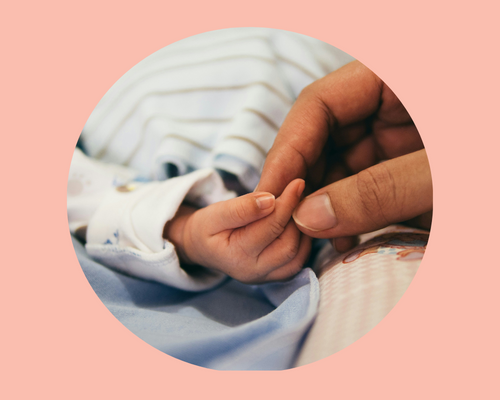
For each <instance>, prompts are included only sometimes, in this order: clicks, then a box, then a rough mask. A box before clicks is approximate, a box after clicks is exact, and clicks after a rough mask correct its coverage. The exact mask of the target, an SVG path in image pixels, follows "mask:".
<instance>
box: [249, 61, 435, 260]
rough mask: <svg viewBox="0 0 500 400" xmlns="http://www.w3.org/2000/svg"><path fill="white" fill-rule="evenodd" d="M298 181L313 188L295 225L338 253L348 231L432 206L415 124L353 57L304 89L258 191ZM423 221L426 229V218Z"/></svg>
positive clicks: (349, 234)
mask: <svg viewBox="0 0 500 400" xmlns="http://www.w3.org/2000/svg"><path fill="white" fill-rule="evenodd" d="M381 161H384V162H382V163H381ZM295 178H303V179H305V180H306V183H307V185H308V187H309V189H311V190H317V191H316V192H314V193H312V194H311V195H310V196H308V197H306V198H305V199H304V200H303V201H302V202H301V203H300V204H299V206H298V207H297V208H296V210H295V212H294V219H295V222H296V224H297V226H298V228H299V229H300V230H301V231H302V232H303V233H305V234H307V235H309V236H311V237H316V238H333V239H336V240H335V241H336V247H337V249H338V250H340V251H345V250H347V249H349V248H350V247H352V246H353V245H354V241H353V240H352V236H353V235H357V234H361V233H366V232H370V231H373V230H376V229H379V228H383V227H385V226H387V225H390V224H392V223H396V222H403V221H406V220H409V219H413V218H416V217H419V216H421V215H422V214H424V213H427V215H429V213H430V212H431V210H432V180H431V174H430V168H429V163H428V160H427V155H426V152H425V149H423V143H422V140H421V138H420V135H419V134H418V131H417V129H416V127H415V124H414V123H413V121H412V119H411V117H410V116H409V114H408V112H407V111H406V109H405V108H404V106H403V105H402V104H401V102H400V101H399V99H398V98H397V97H396V96H395V94H394V93H393V92H392V91H391V90H390V89H389V87H388V86H387V85H385V83H384V82H382V81H381V80H380V78H378V77H377V76H376V75H375V74H374V73H373V72H371V71H370V70H369V69H368V68H366V67H365V66H364V65H362V64H361V63H359V62H358V61H353V62H351V63H349V64H347V65H346V66H344V67H342V68H340V69H338V70H337V71H335V72H332V73H331V74H329V75H327V76H325V77H324V78H322V79H319V80H317V81H316V82H314V83H312V84H311V85H309V86H308V87H306V88H305V89H304V90H303V91H302V93H301V94H300V95H299V97H298V98H297V101H296V102H295V104H294V106H293V107H292V109H291V110H290V113H289V114H288V116H287V117H286V119H285V121H284V123H283V125H282V127H281V129H280V131H279V133H278V136H277V137H276V140H275V142H274V145H273V147H272V149H271V150H270V152H269V154H268V157H267V159H266V162H265V165H264V169H263V172H262V177H261V180H260V182H259V185H258V190H259V191H266V192H271V193H273V194H274V195H275V196H279V195H280V194H281V192H282V191H283V189H284V188H285V186H286V185H287V184H288V183H289V182H291V181H292V180H293V179H295ZM318 189H319V190H318ZM421 220H422V219H421ZM423 220H426V224H425V225H427V226H426V227H430V217H428V218H424V219H423Z"/></svg>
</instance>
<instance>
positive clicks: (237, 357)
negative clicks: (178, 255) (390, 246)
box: [73, 238, 319, 370]
mask: <svg viewBox="0 0 500 400" xmlns="http://www.w3.org/2000/svg"><path fill="white" fill-rule="evenodd" d="M73 245H74V247H75V251H76V254H77V256H78V260H79V262H80V265H81V266H82V269H83V271H84V273H85V276H86V277H87V279H88V281H89V283H90V285H91V286H92V288H93V289H94V291H95V292H96V294H97V296H99V298H100V299H101V301H102V302H103V303H104V305H105V306H106V307H107V308H108V309H109V311H110V312H111V313H112V314H113V315H114V316H115V317H116V318H117V319H118V320H119V321H120V322H121V323H122V324H123V325H124V326H125V327H126V328H128V329H129V330H130V331H131V332H133V333H134V334H135V335H136V336H138V337H139V338H140V339H142V340H144V341H145V342H147V343H149V344H150V345H151V346H153V347H155V348H157V349H158V350H160V351H162V352H164V353H166V354H169V355H171V356H173V357H176V358H178V359H180V360H183V361H186V362H189V363H191V364H195V365H199V366H202V367H207V368H212V369H218V370H282V369H287V368H291V367H292V366H293V362H294V360H295V358H296V356H297V353H298V351H299V349H300V346H301V342H302V340H303V338H304V336H305V334H306V332H307V330H308V329H309V327H310V325H311V324H312V322H313V320H314V317H315V315H316V311H317V307H318V302H319V285H318V280H317V278H316V276H315V274H314V273H313V271H312V270H311V269H310V268H305V269H304V270H303V271H302V272H301V273H300V274H298V275H297V276H296V277H295V278H294V279H293V280H291V281H289V282H282V283H271V284H265V285H259V286H255V285H244V284H242V283H239V282H237V281H234V280H232V279H227V280H226V281H225V282H224V283H223V284H221V285H220V286H219V287H217V288H215V289H212V290H210V291H205V292H198V293H192V292H185V291H182V290H179V289H175V288H171V287H168V286H165V285H161V284H158V283H154V282H147V281H143V280H140V279H136V278H133V277H129V276H125V275H123V274H121V273H119V272H115V271H113V270H111V269H109V268H107V267H105V266H103V265H102V264H99V263H98V262H95V261H94V260H92V259H91V258H90V257H89V256H88V255H87V253H86V251H85V248H84V247H83V245H82V244H81V243H80V242H78V240H76V239H75V238H73Z"/></svg>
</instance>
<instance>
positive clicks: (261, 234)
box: [163, 179, 311, 283]
mask: <svg viewBox="0 0 500 400" xmlns="http://www.w3.org/2000/svg"><path fill="white" fill-rule="evenodd" d="M303 190H304V181H303V180H301V179H296V180H295V181H293V182H291V183H290V184H289V185H288V186H287V187H286V189H285V190H284V191H283V193H282V195H281V196H280V197H279V198H278V199H275V198H274V196H273V195H271V194H270V193H250V194H247V195H245V196H241V197H238V198H235V199H231V200H227V201H222V202H219V203H215V204H212V205H211V206H208V207H206V208H202V209H200V210H195V209H194V208H191V207H187V206H181V208H180V209H179V211H178V213H177V215H176V217H175V218H174V219H173V220H172V221H170V222H169V223H168V224H167V225H166V226H165V230H164V234H163V236H164V237H165V238H167V239H168V240H170V241H171V242H172V243H173V244H174V245H175V247H176V249H177V252H178V254H179V257H180V258H181V260H182V261H184V262H185V263H187V264H198V265H202V266H204V267H207V268H211V269H214V270H217V271H220V272H223V273H225V274H227V275H229V276H231V277H233V278H234V279H236V280H239V281H241V282H245V283H262V282H270V281H279V280H284V279H288V278H291V277H292V276H294V275H295V274H297V273H298V272H299V271H300V270H301V268H302V266H303V265H304V263H305V261H306V259H307V256H308V255H309V252H310V249H311V239H310V238H309V237H307V236H305V235H302V234H301V233H300V231H299V230H298V229H297V227H296V226H295V223H294V222H293V220H292V219H291V215H292V212H293V210H294V208H295V207H296V206H297V204H298V203H299V201H300V196H301V194H302V192H303Z"/></svg>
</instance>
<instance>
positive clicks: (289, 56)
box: [82, 28, 351, 190]
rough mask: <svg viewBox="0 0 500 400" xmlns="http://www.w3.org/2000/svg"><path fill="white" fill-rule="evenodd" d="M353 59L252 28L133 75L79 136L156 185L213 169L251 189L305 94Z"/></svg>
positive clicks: (174, 48)
mask: <svg viewBox="0 0 500 400" xmlns="http://www.w3.org/2000/svg"><path fill="white" fill-rule="evenodd" d="M349 61H351V58H350V57H349V56H347V55H346V54H345V53H342V52H341V51H339V50H338V49H335V48H334V47H332V46H329V45H326V44H325V43H322V42H320V41H317V40H314V39H311V38H308V37H305V36H301V35H298V34H294V33H290V32H285V31H277V30H269V29H255V28H248V29H247V28H244V29H242V28H238V29H228V30H222V31H214V32H208V33H205V34H202V35H197V36H194V37H191V38H188V39H185V40H182V41H179V42H177V43H174V44H172V45H170V46H168V47H166V48H164V49H162V50H160V51H158V52H156V53H154V54H153V55H151V56H150V57H148V58H146V59H145V60H143V61H142V62H140V63H139V64H137V65H136V66H135V67H133V68H132V69H131V70H130V71H129V72H127V73H126V74H125V75H124V76H123V77H122V78H120V79H119V80H118V82H117V83H116V84H115V85H114V86H113V87H112V88H111V89H110V90H109V91H108V93H106V95H105V96H104V97H103V98H102V100H101V101H100V103H99V104H98V106H97V107H96V109H95V110H94V112H93V113H92V115H91V116H90V118H89V120H88V121H87V123H86V125H85V127H84V129H83V132H82V141H83V143H84V146H85V149H86V150H87V151H88V153H89V155H90V156H92V157H95V158H97V159H100V160H103V161H107V162H112V163H119V164H123V165H127V166H130V167H133V168H135V169H137V170H138V171H139V172H140V173H141V174H142V175H144V176H145V177H148V178H151V179H165V178H168V177H169V176H168V173H167V169H166V168H165V165H168V164H173V165H175V166H176V167H177V168H176V169H175V170H177V171H179V172H180V173H181V174H184V173H187V172H189V171H192V170H196V169H200V168H205V167H216V168H219V169H222V170H225V171H227V172H230V173H233V174H235V175H237V176H238V178H239V179H240V181H241V183H242V184H243V185H244V186H245V187H246V188H247V189H248V190H251V189H252V188H253V186H254V185H255V184H256V183H257V181H258V178H259V175H260V172H261V169H262V166H263V164H264V160H265V157H266V154H267V152H268V151H269V149H270V148H271V146H272V143H273V141H274V138H275V137H276V134H277V132H278V129H279V127H280V126H281V124H282V122H283V120H284V118H285V116H286V114H287V113H288V111H289V110H290V107H291V106H292V104H293V102H294V101H295V99H296V97H297V95H298V94H299V93H300V91H301V90H302V89H303V88H304V87H305V86H306V85H308V84H310V83H311V82H313V81H314V80H316V79H318V78H320V77H321V76H324V75H325V74H326V73H328V72H330V71H332V70H334V69H336V68H338V67H340V66H341V65H343V64H345V63H346V62H349Z"/></svg>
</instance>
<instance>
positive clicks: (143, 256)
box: [86, 168, 235, 291]
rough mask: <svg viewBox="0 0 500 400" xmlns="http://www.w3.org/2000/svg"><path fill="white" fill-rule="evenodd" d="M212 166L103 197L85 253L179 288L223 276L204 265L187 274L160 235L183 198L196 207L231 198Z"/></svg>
mask: <svg viewBox="0 0 500 400" xmlns="http://www.w3.org/2000/svg"><path fill="white" fill-rule="evenodd" d="M234 196H235V194H234V193H233V192H229V191H228V190H226V188H225V187H224V183H223V182H222V179H221V178H220V176H219V175H218V174H217V172H216V171H215V170H214V169H211V168H210V169H203V170H199V171H195V172H193V173H190V174H188V175H184V176H182V177H178V178H172V179H169V180H167V181H164V182H149V183H145V184H144V183H135V182H134V183H132V184H129V185H125V186H121V187H117V188H116V190H113V191H110V193H109V194H108V195H107V196H106V197H105V198H104V200H103V201H102V203H101V204H100V206H99V207H98V209H97V211H96V212H95V214H94V215H93V217H92V218H91V220H90V222H89V225H88V229H87V244H86V249H87V252H88V253H89V254H90V255H91V256H92V257H93V258H95V259H97V260H99V261H101V262H102V263H103V264H105V265H107V266H109V267H112V268H115V269H117V270H120V271H121V272H124V273H127V274H130V275H133V276H136V277H139V278H143V279H147V280H154V281H157V282H160V283H164V284H167V285H169V286H174V287H177V288H179V289H184V290H190V291H199V290H205V289H209V288H211V287H214V286H216V285H217V284H219V283H220V282H221V281H222V280H223V279H224V278H225V275H223V274H221V273H218V272H214V271H211V270H208V269H204V270H203V271H202V272H201V273H197V274H196V275H189V274H188V273H187V272H186V271H185V270H183V269H182V268H181V267H180V263H179V259H178V257H177V254H176V252H175V248H174V246H173V245H172V244H171V243H169V242H167V241H166V240H164V239H163V237H162V235H163V229H164V226H165V224H166V223H167V222H168V221H170V220H171V219H172V218H173V217H174V216H175V214H176V212H177V210H178V208H179V206H180V205H181V203H182V202H183V200H184V199H185V198H186V199H188V200H189V201H190V202H192V203H195V204H196V205H198V206H205V205H208V204H211V203H214V202H217V201H222V200H227V199H230V198H232V197H234Z"/></svg>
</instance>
